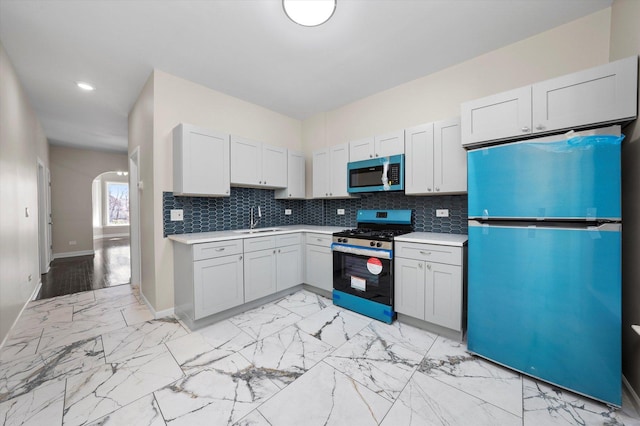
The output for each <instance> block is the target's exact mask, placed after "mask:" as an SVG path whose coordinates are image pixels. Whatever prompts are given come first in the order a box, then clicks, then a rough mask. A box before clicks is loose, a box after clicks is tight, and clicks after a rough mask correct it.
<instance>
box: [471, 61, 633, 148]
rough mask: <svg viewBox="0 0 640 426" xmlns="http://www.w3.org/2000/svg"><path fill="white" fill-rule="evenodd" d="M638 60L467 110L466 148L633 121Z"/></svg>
mask: <svg viewBox="0 0 640 426" xmlns="http://www.w3.org/2000/svg"><path fill="white" fill-rule="evenodd" d="M637 86H638V58H637V57H636V56H632V57H630V58H626V59H622V60H619V61H615V62H611V63H608V64H604V65H600V66H598V67H594V68H590V69H588V70H584V71H580V72H576V73H573V74H568V75H565V76H562V77H558V78H553V79H550V80H546V81H542V82H540V83H535V84H533V85H530V86H526V87H522V88H519V89H515V90H510V91H508V92H504V93H499V94H497V95H492V96H488V97H486V98H482V99H476V100H474V101H470V102H465V103H463V104H462V105H461V115H462V145H463V146H471V145H475V144H479V143H482V142H487V141H497V140H503V139H512V138H513V139H515V138H521V137H523V136H527V135H531V134H536V135H537V134H544V133H551V132H557V131H561V130H569V129H578V128H581V127H585V126H593V125H596V124H606V123H612V122H621V121H627V120H632V119H634V118H635V117H636V116H637V97H638V90H637Z"/></svg>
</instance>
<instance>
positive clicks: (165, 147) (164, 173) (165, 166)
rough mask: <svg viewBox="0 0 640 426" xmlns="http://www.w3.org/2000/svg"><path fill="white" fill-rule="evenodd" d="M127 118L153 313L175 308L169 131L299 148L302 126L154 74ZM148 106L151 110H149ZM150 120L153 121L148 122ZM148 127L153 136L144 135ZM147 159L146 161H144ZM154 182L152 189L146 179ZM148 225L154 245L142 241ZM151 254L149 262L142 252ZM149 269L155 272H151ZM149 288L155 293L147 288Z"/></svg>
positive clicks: (145, 292)
mask: <svg viewBox="0 0 640 426" xmlns="http://www.w3.org/2000/svg"><path fill="white" fill-rule="evenodd" d="M151 78H152V82H151V83H150V82H148V83H147V85H146V86H145V89H143V93H142V94H141V97H140V98H139V99H138V101H137V102H136V105H134V108H133V109H132V111H131V113H130V117H129V128H130V130H133V133H134V135H133V137H132V138H131V137H130V140H129V151H130V152H131V151H132V150H133V149H134V148H135V147H136V146H138V145H139V146H140V147H141V153H140V155H141V158H142V165H141V169H142V173H143V175H145V176H146V175H147V173H149V171H148V170H146V169H148V168H149V167H151V172H150V173H151V177H150V178H149V177H144V178H143V180H145V187H144V189H143V191H142V193H143V195H142V199H141V206H140V208H141V222H142V223H143V225H142V228H143V229H142V252H143V254H142V292H143V295H144V297H145V298H146V299H147V301H148V302H149V303H150V305H151V306H152V307H153V308H154V309H155V310H156V312H158V311H159V312H165V311H170V310H171V309H172V308H173V247H172V245H171V244H172V243H171V242H170V241H168V240H166V239H164V238H162V236H163V233H164V232H163V220H162V219H163V209H162V203H163V192H171V191H172V190H173V182H172V173H173V165H172V143H171V131H172V130H173V128H174V127H175V126H177V125H178V124H180V123H189V124H194V125H196V126H200V127H205V128H210V129H214V130H218V131H222V132H226V133H230V134H235V135H238V136H243V137H246V138H250V139H254V140H258V141H262V142H265V143H268V144H270V145H275V146H282V147H285V148H290V149H294V150H301V149H302V145H301V134H300V132H301V123H300V121H299V120H295V119H293V118H290V117H286V116H284V115H282V114H279V113H276V112H274V111H270V110H268V109H266V108H263V107H260V106H258V105H255V104H251V103H249V102H246V101H243V100H241V99H237V98H234V97H231V96H228V95H225V94H223V93H220V92H217V91H215V90H212V89H209V88H206V87H204V86H201V85H198V84H195V83H193V82H190V81H187V80H184V79H181V78H178V77H175V76H172V75H170V74H167V73H165V72H162V71H159V70H155V71H154V73H153V76H152V77H150V79H151ZM149 107H151V111H149V110H147V108H149ZM150 117H151V118H150ZM149 123H151V125H152V128H153V136H152V138H151V140H150V139H149V137H148V133H147V132H148V127H147V126H148V125H149ZM147 157H149V159H146V158H147ZM149 179H152V180H153V188H149V187H148V186H147V184H146V181H147V180H149ZM144 223H146V225H144ZM149 223H151V224H152V225H151V226H152V228H153V231H152V232H153V243H152V244H153V246H152V247H151V244H150V242H149V241H145V235H148V231H149V230H148V229H147V231H145V229H144V228H145V226H149ZM150 249H151V252H152V253H153V259H152V263H151V264H148V263H147V261H148V259H147V258H146V257H145V256H146V255H145V254H144V253H145V252H147V253H149V251H150ZM148 268H153V271H152V272H151V273H150V272H149V271H148ZM149 286H151V287H153V289H149V288H148V287H149Z"/></svg>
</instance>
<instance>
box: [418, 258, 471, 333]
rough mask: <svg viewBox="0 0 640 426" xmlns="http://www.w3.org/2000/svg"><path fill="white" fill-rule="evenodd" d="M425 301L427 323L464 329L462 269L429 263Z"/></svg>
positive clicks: (453, 328)
mask: <svg viewBox="0 0 640 426" xmlns="http://www.w3.org/2000/svg"><path fill="white" fill-rule="evenodd" d="M425 266H426V273H427V275H426V285H425V296H426V297H425V299H424V304H425V308H424V319H425V321H429V322H432V323H434V324H438V325H441V326H443V327H447V328H450V329H452V330H458V331H460V330H461V329H462V324H461V322H462V268H461V267H460V266H454V265H445V264H443V263H431V262H427V263H426V264H425Z"/></svg>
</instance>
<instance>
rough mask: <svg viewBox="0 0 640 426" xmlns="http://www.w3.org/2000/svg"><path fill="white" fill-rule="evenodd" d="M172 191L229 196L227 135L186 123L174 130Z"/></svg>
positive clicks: (184, 193)
mask: <svg viewBox="0 0 640 426" xmlns="http://www.w3.org/2000/svg"><path fill="white" fill-rule="evenodd" d="M173 192H174V193H175V194H176V195H198V196H229V135H227V134H225V133H220V132H214V131H211V130H207V129H201V128H198V127H195V126H191V125H189V124H180V125H179V126H177V127H176V128H175V129H174V130H173Z"/></svg>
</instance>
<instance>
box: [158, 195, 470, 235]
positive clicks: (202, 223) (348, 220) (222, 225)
mask: <svg viewBox="0 0 640 426" xmlns="http://www.w3.org/2000/svg"><path fill="white" fill-rule="evenodd" d="M257 206H260V207H261V210H262V219H260V222H259V223H258V227H260V228H265V227H274V226H283V225H301V224H305V225H324V226H341V227H343V228H353V227H355V226H356V222H357V212H358V210H360V209H366V210H384V209H394V210H398V209H408V210H411V211H412V223H413V225H414V229H415V231H418V232H444V233H448V234H466V233H467V196H466V195H451V196H438V197H409V196H406V195H404V194H403V193H394V192H389V193H382V192H380V193H372V194H362V196H361V197H359V198H354V199H349V200H275V199H274V198H273V190H268V189H251V188H231V196H230V197H224V198H211V197H178V196H174V195H173V194H172V193H170V192H165V193H164V202H163V210H164V215H163V220H164V235H165V236H166V235H174V234H185V233H192V232H209V231H222V230H230V229H246V228H249V217H250V216H249V212H250V211H251V207H254V208H255V207H257ZM440 208H446V209H448V210H449V217H447V218H439V217H438V218H437V217H436V209H440ZM171 209H182V210H183V212H184V220H183V221H181V222H173V221H171V220H170V214H171V212H170V210H171ZM285 209H291V211H292V214H291V215H290V216H286V215H285V214H284V210H285ZM338 209H344V211H345V214H344V215H339V214H337V210H338Z"/></svg>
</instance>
